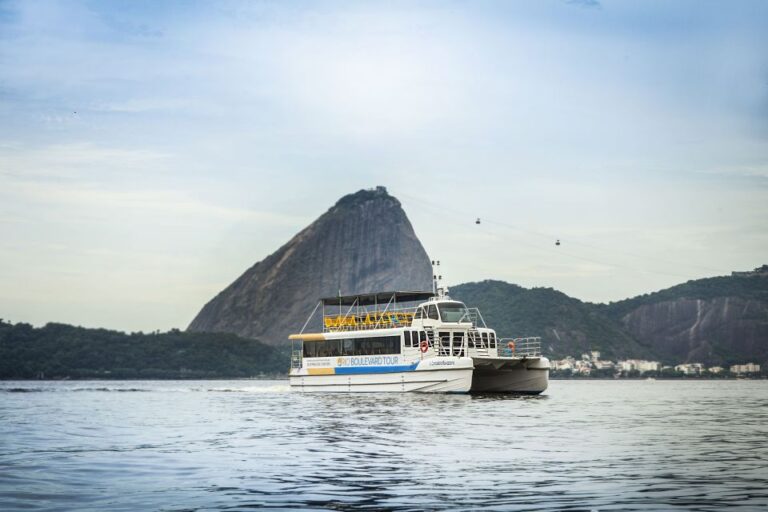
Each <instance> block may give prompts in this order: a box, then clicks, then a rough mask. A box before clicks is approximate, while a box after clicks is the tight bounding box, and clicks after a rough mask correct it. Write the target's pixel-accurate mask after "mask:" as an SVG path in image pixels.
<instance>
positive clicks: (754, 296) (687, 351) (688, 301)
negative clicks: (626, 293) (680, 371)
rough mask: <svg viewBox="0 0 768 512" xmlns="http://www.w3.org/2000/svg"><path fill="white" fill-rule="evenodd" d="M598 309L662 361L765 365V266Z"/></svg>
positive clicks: (767, 280)
mask: <svg viewBox="0 0 768 512" xmlns="http://www.w3.org/2000/svg"><path fill="white" fill-rule="evenodd" d="M600 309H602V311H603V312H604V313H605V314H606V315H607V316H609V317H611V318H612V319H613V320H614V321H616V322H617V323H618V324H620V325H621V327H622V328H623V329H624V330H625V331H626V332H627V333H628V334H629V335H631V336H632V337H633V338H635V339H636V340H638V341H640V342H641V343H643V344H646V345H647V346H649V347H650V348H651V350H652V351H653V352H654V353H656V354H659V356H660V357H661V358H662V360H666V361H672V362H674V361H678V362H704V363H706V364H732V363H743V362H747V361H753V362H756V363H761V364H766V365H768V265H763V266H762V267H760V268H757V269H755V270H754V271H752V272H733V273H732V274H731V275H730V276H721V277H711V278H707V279H697V280H694V281H688V282H687V283H683V284H680V285H677V286H673V287H671V288H667V289H665V290H661V291H658V292H655V293H651V294H646V295H641V296H639V297H634V298H632V299H626V300H623V301H619V302H614V303H611V304H609V305H607V306H603V307H602V308H600Z"/></svg>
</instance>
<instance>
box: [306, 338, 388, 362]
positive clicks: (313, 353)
mask: <svg viewBox="0 0 768 512" xmlns="http://www.w3.org/2000/svg"><path fill="white" fill-rule="evenodd" d="M401 343H402V341H401V338H400V336H379V337H375V338H346V339H343V340H325V341H310V342H305V343H304V357H338V356H371V355H382V354H400V353H401V350H400V349H401Z"/></svg>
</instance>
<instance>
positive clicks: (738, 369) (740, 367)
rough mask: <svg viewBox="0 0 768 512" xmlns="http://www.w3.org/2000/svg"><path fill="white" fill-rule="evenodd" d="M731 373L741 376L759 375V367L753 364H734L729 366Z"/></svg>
mask: <svg viewBox="0 0 768 512" xmlns="http://www.w3.org/2000/svg"><path fill="white" fill-rule="evenodd" d="M731 373H735V374H737V375H741V374H743V373H760V365H759V364H755V363H747V364H734V365H732V366H731Z"/></svg>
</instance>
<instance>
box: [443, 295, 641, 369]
mask: <svg viewBox="0 0 768 512" xmlns="http://www.w3.org/2000/svg"><path fill="white" fill-rule="evenodd" d="M450 295H451V297H453V298H455V299H459V300H461V301H463V302H465V303H466V304H467V305H468V306H469V307H478V308H479V309H480V312H481V313H482V315H483V317H484V318H485V321H486V322H487V323H488V326H489V327H492V328H494V329H495V330H496V332H497V334H498V335H499V336H501V337H522V336H541V338H542V342H543V350H544V353H545V354H546V355H548V356H553V357H563V356H566V355H578V354H580V353H583V352H586V351H589V350H599V351H600V352H601V353H602V354H603V357H609V358H618V357H641V356H642V357H649V356H651V355H652V351H650V350H649V348H648V347H645V346H642V345H641V344H639V343H638V342H637V341H636V340H635V339H634V338H632V337H631V336H630V335H628V334H627V333H626V332H624V331H623V330H622V328H621V327H620V326H619V325H618V324H617V323H616V322H615V321H613V320H611V319H610V318H608V317H607V316H605V315H604V314H602V313H601V312H600V311H599V310H598V308H597V307H595V305H593V304H589V303H584V302H581V301H580V300H578V299H574V298H572V297H568V296H567V295H565V294H564V293H562V292H559V291H557V290H553V289H552V288H532V289H526V288H522V287H520V286H517V285H514V284H509V283H506V282H503V281H492V280H489V281H482V282H479V283H466V284H461V285H458V286H454V287H452V288H451V290H450Z"/></svg>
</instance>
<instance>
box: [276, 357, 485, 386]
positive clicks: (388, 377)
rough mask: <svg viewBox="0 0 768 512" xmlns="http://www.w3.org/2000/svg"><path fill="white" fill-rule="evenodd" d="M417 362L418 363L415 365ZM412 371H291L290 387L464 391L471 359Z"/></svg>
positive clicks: (469, 376) (468, 383) (469, 382)
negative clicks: (326, 373) (333, 372)
mask: <svg viewBox="0 0 768 512" xmlns="http://www.w3.org/2000/svg"><path fill="white" fill-rule="evenodd" d="M419 366H421V365H419ZM424 366H425V367H424V368H416V369H415V370H413V371H392V372H381V373H375V372H365V373H351V374H341V375H307V374H302V372H296V373H291V375H290V376H289V382H290V385H291V389H292V390H294V391H299V392H304V393H313V392H344V393H382V392H384V393H386V392H396V393H403V392H416V393H467V392H469V390H470V388H471V386H472V371H473V367H472V360H471V359H470V358H463V360H455V361H454V364H453V365H452V366H451V367H446V368H442V367H439V366H428V365H424Z"/></svg>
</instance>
